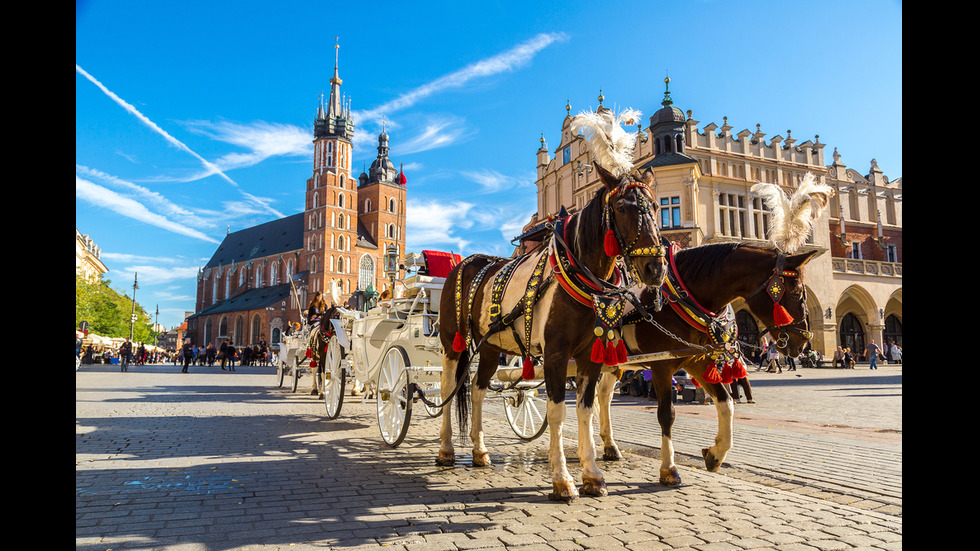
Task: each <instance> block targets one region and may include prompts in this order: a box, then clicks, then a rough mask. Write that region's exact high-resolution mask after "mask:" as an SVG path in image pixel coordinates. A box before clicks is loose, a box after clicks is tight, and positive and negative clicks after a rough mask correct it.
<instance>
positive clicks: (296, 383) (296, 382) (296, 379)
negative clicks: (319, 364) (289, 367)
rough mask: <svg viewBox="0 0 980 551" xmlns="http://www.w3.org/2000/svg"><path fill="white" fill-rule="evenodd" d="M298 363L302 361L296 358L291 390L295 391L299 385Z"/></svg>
mask: <svg viewBox="0 0 980 551" xmlns="http://www.w3.org/2000/svg"><path fill="white" fill-rule="evenodd" d="M300 363H302V360H300V359H299V358H296V365H294V366H293V392H296V388H297V387H299V371H300V369H301V368H300V366H299V364H300Z"/></svg>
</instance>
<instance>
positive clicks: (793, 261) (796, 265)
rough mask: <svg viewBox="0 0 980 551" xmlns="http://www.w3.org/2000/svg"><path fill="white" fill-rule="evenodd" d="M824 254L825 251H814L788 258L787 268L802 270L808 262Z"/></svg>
mask: <svg viewBox="0 0 980 551" xmlns="http://www.w3.org/2000/svg"><path fill="white" fill-rule="evenodd" d="M822 252H823V251H820V250H812V251H807V252H803V253H797V254H794V255H791V256H788V257H786V267H787V268H792V269H797V270H798V269H800V268H802V267H803V266H804V265H805V264H806V263H807V262H809V261H811V260H813V259H814V258H816V257H817V256H820V253H822Z"/></svg>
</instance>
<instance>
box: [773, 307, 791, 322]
mask: <svg viewBox="0 0 980 551" xmlns="http://www.w3.org/2000/svg"><path fill="white" fill-rule="evenodd" d="M772 320H773V323H774V324H775V325H776V327H782V326H783V325H789V324H791V323H793V316H791V315H789V312H787V311H786V309H785V308H783V305H782V304H779V303H778V302H777V303H776V304H774V305H773V306H772Z"/></svg>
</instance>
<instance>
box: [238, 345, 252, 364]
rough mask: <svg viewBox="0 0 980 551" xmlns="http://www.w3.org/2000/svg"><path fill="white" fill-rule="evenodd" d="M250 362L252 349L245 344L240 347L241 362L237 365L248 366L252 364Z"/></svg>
mask: <svg viewBox="0 0 980 551" xmlns="http://www.w3.org/2000/svg"><path fill="white" fill-rule="evenodd" d="M251 362H252V349H251V348H249V347H247V346H243V347H242V361H241V363H240V364H239V365H241V366H243V367H248V366H250V365H252V363H251Z"/></svg>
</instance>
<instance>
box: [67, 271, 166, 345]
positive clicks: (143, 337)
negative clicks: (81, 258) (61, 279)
mask: <svg viewBox="0 0 980 551" xmlns="http://www.w3.org/2000/svg"><path fill="white" fill-rule="evenodd" d="M110 283H111V282H110V281H108V280H105V281H103V280H102V277H101V276H100V277H99V279H98V281H94V282H93V281H88V280H86V279H85V278H84V277H82V276H81V275H80V274H79V273H78V272H77V271H76V272H75V328H76V329H77V328H78V324H79V323H80V322H82V321H87V322H88V324H89V328H88V329H89V331H90V332H92V333H96V334H98V335H103V336H106V337H128V336H129V319H130V315H131V314H132V311H133V299H132V297H128V296H126V295H123V294H119V293H118V292H116V291H114V290H112V289H111V288H110V287H109V284H110ZM152 324H153V320H152V319H151V318H150V315H149V314H148V313H147V312H146V311H145V310H144V309H143V307H141V306H140V304H139V302H137V303H136V323H135V324H134V325H133V342H145V343H153V342H155V340H156V335H157V333H156V331H153V325H152Z"/></svg>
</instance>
